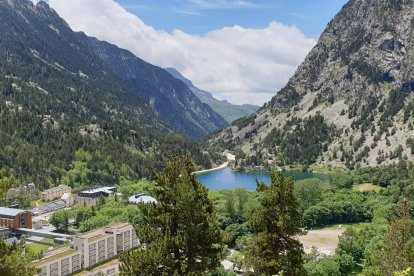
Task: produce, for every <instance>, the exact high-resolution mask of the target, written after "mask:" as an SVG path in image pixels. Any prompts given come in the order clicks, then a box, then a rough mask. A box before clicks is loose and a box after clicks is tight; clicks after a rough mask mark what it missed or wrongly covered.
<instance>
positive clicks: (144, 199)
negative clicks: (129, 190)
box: [128, 194, 157, 204]
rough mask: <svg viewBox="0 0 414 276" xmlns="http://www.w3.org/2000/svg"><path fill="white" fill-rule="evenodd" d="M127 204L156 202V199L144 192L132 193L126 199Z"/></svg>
mask: <svg viewBox="0 0 414 276" xmlns="http://www.w3.org/2000/svg"><path fill="white" fill-rule="evenodd" d="M128 202H129V204H139V203H157V200H156V199H155V198H153V197H152V196H148V195H146V194H139V195H133V196H131V197H129V199H128Z"/></svg>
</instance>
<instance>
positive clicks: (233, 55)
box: [49, 0, 346, 105]
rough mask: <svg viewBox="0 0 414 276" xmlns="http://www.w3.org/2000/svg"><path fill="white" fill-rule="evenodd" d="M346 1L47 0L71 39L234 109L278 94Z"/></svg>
mask: <svg viewBox="0 0 414 276" xmlns="http://www.w3.org/2000/svg"><path fill="white" fill-rule="evenodd" d="M345 3H346V0H312V1H309V0H273V1H271V0H255V1H253V0H168V1H167V0H71V1H68V0H49V4H50V5H51V7H52V8H54V9H55V10H56V11H57V12H58V13H59V15H60V16H61V17H62V18H63V19H65V20H66V21H67V22H68V23H69V25H70V26H71V28H72V29H73V30H75V31H83V32H85V33H86V34H87V35H90V36H94V37H97V38H98V39H101V40H106V41H108V42H110V43H113V44H116V45H117V46H119V47H121V48H125V49H128V50H130V51H131V52H132V53H134V54H135V55H136V56H138V57H140V58H142V59H144V60H146V61H148V62H150V63H152V64H154V65H157V66H160V67H164V68H166V67H174V68H176V69H177V70H178V71H180V72H181V73H182V74H183V75H184V76H185V77H187V78H189V79H190V80H192V81H193V83H194V84H195V85H196V86H197V87H199V88H200V89H203V90H206V91H209V92H211V93H212V94H213V95H214V96H215V97H216V98H218V99H220V100H224V99H225V100H228V101H230V102H232V103H234V104H246V103H248V104H257V105H262V104H264V103H265V102H267V101H269V100H270V99H271V98H272V97H273V96H274V95H275V94H276V93H277V91H278V90H280V89H281V88H283V86H284V85H286V83H287V82H288V80H289V78H290V77H291V76H292V75H293V74H294V72H295V71H296V69H297V67H298V66H299V65H300V64H301V63H302V61H303V60H304V58H305V57H306V55H307V54H308V53H309V51H310V50H311V49H312V48H313V47H314V46H315V44H316V42H317V40H318V38H319V36H320V34H321V33H322V31H323V30H324V28H325V27H326V25H327V23H328V22H329V21H330V20H331V19H332V18H333V16H335V14H336V13H338V12H339V10H340V9H341V7H342V6H343V5H344V4H345Z"/></svg>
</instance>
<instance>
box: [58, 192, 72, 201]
mask: <svg viewBox="0 0 414 276" xmlns="http://www.w3.org/2000/svg"><path fill="white" fill-rule="evenodd" d="M71 195H72V194H71V193H64V194H63V196H62V197H61V198H60V199H61V200H68V199H69V198H70V196H71Z"/></svg>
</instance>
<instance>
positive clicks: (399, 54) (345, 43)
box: [222, 0, 414, 167]
mask: <svg viewBox="0 0 414 276" xmlns="http://www.w3.org/2000/svg"><path fill="white" fill-rule="evenodd" d="M413 31H414V1H412V0H407V1H405V0H396V1H391V0H378V1H377V0H351V1H349V2H348V3H347V4H346V5H345V6H344V7H343V8H342V10H341V11H340V12H339V14H338V15H336V16H335V17H334V18H333V20H332V21H331V22H330V23H329V24H328V26H327V28H326V30H325V31H324V32H323V33H322V35H321V37H320V40H319V42H318V43H317V45H316V46H315V47H314V49H312V51H311V52H310V53H309V55H308V56H307V57H306V59H305V61H304V62H303V64H302V65H301V66H300V67H299V68H298V70H297V72H296V73H295V74H294V76H293V77H292V78H291V79H290V81H289V83H288V84H287V85H286V87H284V88H283V89H282V90H281V91H279V93H277V95H276V96H275V97H274V98H273V99H272V100H271V102H269V103H268V104H266V105H265V106H264V107H263V108H262V109H261V110H259V112H258V113H256V114H255V115H253V116H252V117H251V118H250V119H249V120H246V121H244V122H242V123H239V124H238V125H237V126H233V128H231V131H230V130H227V131H225V132H223V136H224V137H227V139H229V141H231V142H232V143H233V144H234V146H235V147H241V148H243V149H244V151H245V152H246V153H248V154H252V155H253V154H257V152H260V153H262V155H263V156H264V157H263V158H262V159H263V160H260V161H261V162H266V159H270V160H278V159H281V160H279V163H281V164H287V163H289V162H297V161H298V158H286V156H284V155H286V153H284V151H283V150H282V149H281V146H280V145H277V143H280V142H282V140H283V139H282V138H283V133H282V134H280V135H276V134H275V133H276V132H277V130H281V129H284V132H286V131H287V132H290V133H293V131H290V130H287V129H288V128H286V125H289V127H290V129H297V127H296V126H295V125H297V124H299V125H301V126H303V125H304V124H305V125H306V120H308V119H309V118H311V119H312V120H313V119H314V118H315V116H319V115H320V116H322V118H323V121H324V124H326V126H327V127H328V126H333V127H334V129H335V131H332V132H331V134H332V135H329V139H327V140H326V139H325V140H324V139H322V140H319V143H320V144H322V145H323V149H321V150H317V152H316V153H315V154H314V155H315V156H314V157H315V160H314V162H316V163H321V164H325V165H326V164H332V165H344V166H345V165H346V166H348V167H354V166H365V165H371V166H372V165H377V164H379V163H384V162H385V163H386V162H397V161H398V160H399V159H401V158H407V159H412V158H413V155H412V154H411V150H410V148H409V147H408V146H407V141H410V140H409V139H410V135H411V136H414V135H413V124H414V122H413V119H414V114H413V112H412V111H411V109H412V102H413V91H414V50H413V49H414V48H413V47H414V37H413V36H412V34H413ZM295 120H296V121H295ZM282 132H283V131H282ZM224 133H225V135H224ZM229 133H230V134H229ZM275 135H276V136H278V138H280V139H276V140H277V143H276V144H275V142H276V141H275ZM315 135H316V134H315ZM223 136H222V137H223ZM272 141H273V142H272ZM315 141H318V139H316V140H315ZM292 143H295V141H292ZM297 146H298V147H302V146H303V145H297ZM308 146H309V147H316V145H308Z"/></svg>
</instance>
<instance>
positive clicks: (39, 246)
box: [26, 243, 49, 254]
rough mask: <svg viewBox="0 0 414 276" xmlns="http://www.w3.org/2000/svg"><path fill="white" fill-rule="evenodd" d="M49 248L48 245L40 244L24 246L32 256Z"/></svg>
mask: <svg viewBox="0 0 414 276" xmlns="http://www.w3.org/2000/svg"><path fill="white" fill-rule="evenodd" d="M48 248H49V246H48V245H44V244H40V243H30V244H26V249H27V250H28V251H29V252H30V253H32V254H39V253H40V252H42V251H46V250H47V249H48Z"/></svg>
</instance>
